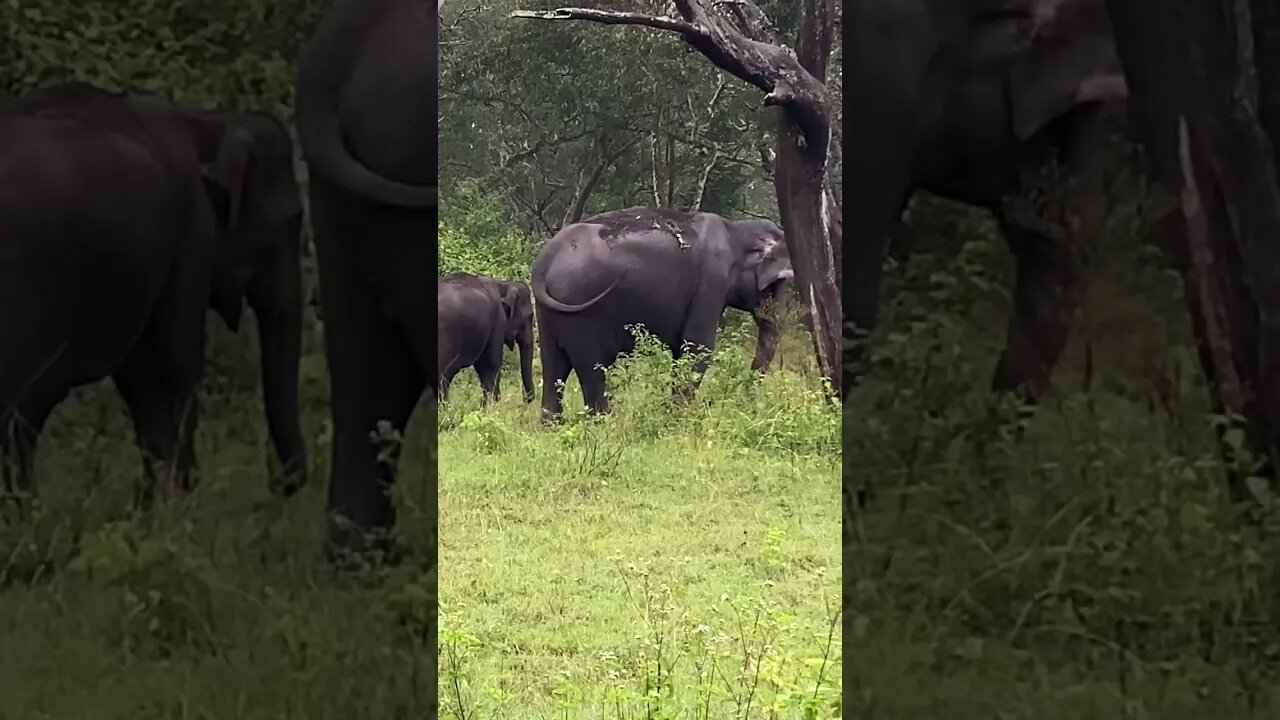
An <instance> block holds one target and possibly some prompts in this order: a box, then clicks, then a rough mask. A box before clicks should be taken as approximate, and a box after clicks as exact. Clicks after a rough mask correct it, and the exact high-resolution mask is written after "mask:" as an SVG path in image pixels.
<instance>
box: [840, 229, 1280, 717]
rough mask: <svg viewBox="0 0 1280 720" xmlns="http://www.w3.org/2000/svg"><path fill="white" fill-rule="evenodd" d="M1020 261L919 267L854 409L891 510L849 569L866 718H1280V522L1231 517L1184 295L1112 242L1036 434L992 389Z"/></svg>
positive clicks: (986, 247)
mask: <svg viewBox="0 0 1280 720" xmlns="http://www.w3.org/2000/svg"><path fill="white" fill-rule="evenodd" d="M1003 256H1004V251H1003V248H1002V247H1001V245H1000V244H999V243H998V241H996V240H994V239H992V238H991V236H990V235H989V234H987V235H982V234H977V235H975V236H971V237H970V238H969V242H967V243H966V244H965V246H964V248H963V249H962V250H959V252H956V251H954V250H953V251H951V252H950V253H947V254H945V255H940V256H937V255H935V256H930V255H923V256H920V257H918V258H916V259H915V260H914V261H913V262H912V263H910V264H909V265H908V266H907V267H905V268H899V269H898V271H897V272H896V273H895V277H894V279H895V283H894V284H895V286H896V288H897V289H898V290H905V292H900V293H899V294H898V295H897V300H896V301H895V302H894V303H893V305H892V307H890V308H889V312H888V317H887V322H886V327H885V332H884V333H883V337H882V338H881V343H880V345H879V349H878V355H879V359H878V363H877V365H876V369H875V371H874V372H873V373H872V374H871V376H870V377H869V378H868V380H867V383H866V385H865V386H864V387H863V388H862V389H861V390H860V391H859V392H858V393H857V394H856V395H855V397H854V399H853V401H852V402H851V403H850V404H849V406H848V407H847V408H846V411H845V415H844V423H845V432H846V438H847V443H846V445H845V447H844V453H845V458H846V461H847V462H848V463H849V464H848V468H849V469H848V472H849V473H850V480H852V481H853V482H855V483H859V484H861V485H863V486H867V487H869V488H870V490H871V491H872V493H873V498H872V500H871V502H870V503H869V504H868V505H867V506H866V507H865V508H864V509H862V510H861V511H859V512H858V513H856V515H855V517H854V518H853V519H854V528H855V532H854V536H853V543H852V546H851V547H849V548H848V552H847V555H846V558H845V581H846V583H847V584H848V593H849V596H848V600H849V606H848V615H847V616H846V620H847V623H848V624H847V625H846V626H845V631H846V633H847V634H848V639H849V645H848V647H847V648H846V649H847V651H848V652H847V656H846V657H845V659H844V662H845V670H846V671H847V675H846V680H845V681H846V682H847V683H848V686H847V687H846V688H845V689H846V692H847V693H848V695H847V699H848V705H847V707H846V708H845V716H846V717H856V718H863V719H870V718H876V719H888V718H911V719H912V720H916V719H925V718H946V719H948V720H967V719H969V718H975V719H976V718H982V719H984V720H985V719H988V718H1009V719H1013V718H1018V719H1022V718H1026V719H1028V720H1029V719H1032V718H1054V719H1058V718H1062V719H1067V720H1069V719H1072V718H1080V719H1081V720H1084V719H1086V718H1160V719H1162V720H1176V719H1178V718H1203V717H1213V718H1228V717H1229V718H1249V717H1257V718H1264V717H1265V718H1270V717H1275V716H1276V711H1277V706H1278V705H1280V693H1278V692H1277V690H1276V687H1277V685H1276V678H1277V676H1276V671H1277V668H1280V665H1277V661H1278V660H1280V562H1277V560H1278V559H1280V542H1278V541H1277V533H1276V531H1277V529H1280V522H1277V521H1278V520H1280V514H1278V513H1277V510H1278V509H1280V508H1277V506H1276V504H1275V502H1274V501H1273V500H1272V498H1271V497H1270V492H1269V491H1267V490H1266V489H1265V488H1264V487H1262V486H1258V491H1259V499H1260V502H1259V503H1257V504H1255V505H1253V506H1251V507H1240V508H1236V507H1232V506H1230V504H1229V503H1228V501H1227V499H1226V492H1225V480H1224V473H1225V469H1226V468H1225V467H1224V463H1223V461H1222V459H1221V456H1220V453H1219V452H1218V450H1217V446H1216V445H1215V442H1214V440H1213V431H1212V425H1211V423H1212V422H1214V418H1211V417H1210V416H1209V414H1208V407H1207V401H1206V393H1205V389H1204V386H1203V382H1202V380H1201V374H1200V370H1199V366H1198V363H1197V361H1196V359H1195V356H1194V353H1193V350H1192V348H1191V345H1190V341H1189V329H1188V327H1187V321H1186V317H1185V305H1184V304H1183V303H1184V301H1183V300H1182V298H1181V296H1180V289H1179V288H1178V286H1177V282H1176V278H1171V277H1170V275H1169V274H1168V273H1167V272H1165V271H1163V270H1162V269H1161V267H1160V264H1159V263H1158V262H1156V261H1153V259H1152V258H1151V257H1149V255H1148V254H1146V253H1145V252H1143V251H1136V250H1134V249H1133V248H1132V247H1130V246H1127V245H1122V244H1116V245H1115V246H1114V247H1110V248H1108V250H1107V258H1106V262H1105V265H1104V267H1103V272H1102V274H1101V277H1100V278H1099V279H1098V281H1097V282H1096V284H1095V286H1094V288H1093V289H1092V292H1091V293H1090V296H1089V300H1088V302H1087V303H1086V306H1085V307H1084V308H1083V309H1082V311H1081V313H1080V316H1079V325H1078V330H1077V332H1076V333H1075V336H1074V340H1073V343H1072V346H1071V347H1070V348H1069V350H1068V353H1067V358H1066V360H1065V362H1064V365H1063V367H1062V368H1061V369H1060V370H1059V372H1058V373H1057V375H1056V381H1057V382H1056V387H1055V389H1054V392H1053V394H1052V395H1051V397H1049V398H1048V399H1047V400H1046V402H1045V403H1044V404H1043V405H1042V406H1041V407H1040V408H1039V409H1038V411H1037V412H1036V413H1035V415H1034V417H1027V415H1026V414H1025V413H1021V412H1019V409H1018V408H1014V407H1011V406H1010V405H1008V404H1001V403H998V402H996V401H995V400H994V399H993V398H992V397H991V396H990V394H989V393H988V392H987V391H986V388H987V387H988V383H989V378H990V373H991V370H992V367H993V364H994V361H995V357H996V353H997V352H998V349H999V347H1000V345H1001V344H1002V342H1003V337H1002V336H1003V332H1002V329H1003V324H1004V312H1005V308H1006V307H1007V301H1006V299H1005V297H1004V296H1003V293H1002V292H1001V291H1000V290H999V288H1001V287H1004V286H1005V285H1004V276H1005V270H1007V268H1005V267H1003V265H1004V263H1003ZM1089 351H1091V352H1092V356H1093V361H1092V362H1091V363H1090V362H1089V361H1087V360H1086V358H1087V357H1088V353H1089ZM1229 436H1230V437H1231V438H1233V439H1238V435H1237V434H1236V433H1229Z"/></svg>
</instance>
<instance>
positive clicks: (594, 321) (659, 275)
mask: <svg viewBox="0 0 1280 720" xmlns="http://www.w3.org/2000/svg"><path fill="white" fill-rule="evenodd" d="M794 275H795V273H794V271H793V270H792V267H791V259H790V256H789V255H788V253H787V245H786V241H785V238H784V236H783V234H782V230H781V229H780V228H779V227H778V226H777V225H776V224H775V223H773V222H770V221H768V220H729V219H726V218H723V217H721V216H719V215H715V214H712V213H705V212H699V213H682V212H675V211H671V210H666V209H652V208H643V207H633V208H627V209H624V210H615V211H613V212H607V213H602V214H600V215H595V216H593V217H590V218H587V219H585V220H583V221H581V222H578V223H574V224H572V225H569V226H567V227H564V228H562V229H561V230H560V231H559V232H558V233H556V235H555V237H553V238H551V239H550V240H549V241H547V244H546V245H545V246H543V248H542V250H541V251H540V252H539V253H538V257H537V258H536V259H535V260H534V262H533V296H534V299H535V301H536V315H537V320H538V336H539V338H540V343H541V353H542V410H543V417H544V420H545V421H548V422H554V421H555V420H557V419H558V418H559V417H560V415H561V410H562V400H563V398H562V393H563V385H562V381H563V380H565V379H566V378H568V376H569V373H570V372H574V373H577V375H578V382H579V384H581V386H582V394H583V398H584V400H585V402H586V404H587V406H588V407H589V408H590V409H591V410H593V411H596V412H605V411H607V410H608V409H609V402H608V399H607V397H606V395H605V380H604V373H603V372H602V371H601V370H600V367H602V366H603V367H608V366H611V365H612V364H613V362H614V361H615V360H616V359H617V357H618V356H619V355H620V354H622V353H627V352H630V351H631V350H632V349H634V346H635V338H634V336H633V335H632V334H631V332H630V331H629V330H628V329H627V326H629V325H633V324H639V325H643V326H644V327H645V328H646V330H647V331H648V332H649V333H652V334H653V335H654V336H655V337H656V338H657V339H658V340H659V341H661V342H662V343H663V344H664V345H665V346H666V347H667V348H668V349H669V350H670V351H671V352H672V354H673V355H674V356H675V357H677V358H678V357H681V356H682V355H683V353H684V352H685V347H686V343H687V344H688V345H689V346H692V347H693V348H697V349H703V350H706V351H710V350H714V349H715V347H716V331H717V329H718V327H719V324H720V317H721V315H722V314H723V313H724V310H725V308H726V307H734V308H738V309H740V310H746V311H749V312H751V313H752V314H753V316H754V317H755V320H756V324H757V328H758V331H759V336H758V339H757V351H756V359H755V362H754V365H753V367H755V368H756V369H757V370H761V371H763V370H765V369H767V368H768V366H769V364H770V362H771V361H772V359H773V353H774V351H775V350H776V348H777V341H778V333H779V325H778V322H777V319H776V317H775V315H774V312H773V309H774V307H775V303H774V302H766V301H776V300H777V299H778V298H780V297H781V296H782V294H783V293H784V292H785V291H786V288H787V287H788V284H789V282H790V281H791V279H792V278H793V277H794ZM707 363H708V359H707V357H706V355H705V354H704V355H702V356H700V357H699V358H698V359H697V361H696V367H697V369H698V371H699V372H701V371H703V370H705V369H706V367H707Z"/></svg>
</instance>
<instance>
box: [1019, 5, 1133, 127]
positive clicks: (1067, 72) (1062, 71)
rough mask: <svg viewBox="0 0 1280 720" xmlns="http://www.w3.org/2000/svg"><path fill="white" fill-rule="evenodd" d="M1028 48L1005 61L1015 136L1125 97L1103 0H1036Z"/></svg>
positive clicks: (1123, 82) (1121, 75) (1122, 79)
mask: <svg viewBox="0 0 1280 720" xmlns="http://www.w3.org/2000/svg"><path fill="white" fill-rule="evenodd" d="M1035 4H1036V6H1037V8H1036V9H1037V12H1036V15H1035V17H1034V19H1033V20H1032V22H1031V23H1030V26H1029V30H1028V32H1029V33H1030V36H1029V38H1028V41H1027V44H1026V45H1025V46H1024V47H1021V48H1019V49H1018V50H1017V51H1016V52H1015V53H1014V54H1013V56H1012V57H1011V58H1010V61H1009V66H1008V76H1007V82H1008V92H1009V101H1010V110H1011V114H1012V118H1011V120H1012V123H1013V131H1014V135H1015V136H1016V137H1017V138H1018V139H1019V140H1026V139H1028V138H1030V137H1031V136H1032V135H1034V134H1035V133H1036V132H1037V131H1039V130H1040V129H1041V128H1043V127H1044V126H1045V125H1046V124H1048V123H1049V122H1051V121H1052V120H1053V119H1054V118H1056V117H1059V116H1061V115H1062V114H1063V113H1065V112H1067V111H1068V110H1070V109H1071V108H1072V107H1075V106H1076V105H1078V104H1081V103H1092V102H1105V101H1108V100H1122V99H1124V98H1126V97H1127V96H1128V90H1127V87H1126V85H1125V81H1124V73H1123V70H1122V69H1121V67H1120V60H1119V56H1118V55H1117V52H1116V47H1115V39H1114V37H1113V34H1112V32H1111V24H1110V21H1109V18H1108V16H1107V12H1106V6H1105V3H1104V2H1102V0H1038V1H1037V3H1035Z"/></svg>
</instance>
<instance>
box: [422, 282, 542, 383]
mask: <svg viewBox="0 0 1280 720" xmlns="http://www.w3.org/2000/svg"><path fill="white" fill-rule="evenodd" d="M436 307H437V311H436V358H437V361H436V373H437V375H438V377H439V387H440V389H439V392H440V399H441V400H443V399H445V398H446V397H447V396H448V392H449V385H450V383H452V382H453V378H454V376H456V375H457V374H458V373H459V372H460V371H461V370H463V369H464V368H467V367H474V368H475V369H476V375H478V376H479V378H480V386H481V387H482V388H483V389H484V394H485V397H486V398H487V399H490V400H494V401H496V400H498V398H499V397H500V390H499V387H498V385H499V381H500V380H501V374H502V348H503V346H506V347H508V348H512V349H515V348H519V351H520V380H521V382H522V383H523V385H524V400H525V402H533V399H534V389H533V299H532V297H531V295H530V293H529V286H528V285H525V284H524V283H522V282H519V281H512V280H495V279H493V278H488V277H479V276H476V275H470V274H468V273H454V274H452V275H447V276H445V277H442V278H440V279H439V280H437V281H436Z"/></svg>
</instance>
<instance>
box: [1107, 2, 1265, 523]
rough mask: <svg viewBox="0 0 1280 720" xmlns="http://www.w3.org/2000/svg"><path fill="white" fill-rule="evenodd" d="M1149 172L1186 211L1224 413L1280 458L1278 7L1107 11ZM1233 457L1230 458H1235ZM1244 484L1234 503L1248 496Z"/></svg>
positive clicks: (1175, 226) (1206, 353) (1182, 214)
mask: <svg viewBox="0 0 1280 720" xmlns="http://www.w3.org/2000/svg"><path fill="white" fill-rule="evenodd" d="M1108 10H1109V12H1110V13H1111V15H1112V22H1113V25H1114V27H1115V31H1116V39H1117V46H1118V48H1119V50H1120V54H1121V60H1122V62H1123V64H1124V66H1125V74H1126V76H1127V78H1128V84H1129V88H1130V116H1131V123H1132V125H1133V128H1134V130H1135V131H1136V133H1137V135H1138V136H1139V138H1140V139H1141V140H1142V142H1143V145H1144V146H1145V149H1146V152H1147V158H1148V172H1149V173H1150V175H1151V176H1152V177H1153V179H1155V180H1156V181H1157V182H1159V183H1160V184H1161V185H1163V186H1164V187H1165V188H1166V189H1167V190H1168V191H1170V194H1171V196H1172V197H1173V198H1174V199H1175V201H1176V208H1177V211H1176V212H1175V213H1173V214H1171V215H1169V216H1166V217H1165V218H1164V219H1162V220H1161V221H1160V223H1158V225H1157V229H1156V232H1157V235H1158V238H1157V239H1158V240H1162V241H1163V243H1162V244H1163V245H1164V246H1165V247H1166V249H1167V250H1169V251H1170V254H1171V255H1172V257H1173V259H1174V264H1175V265H1176V266H1177V268H1178V270H1179V271H1180V272H1181V274H1182V276H1183V279H1184V285H1185V288H1186V291H1187V302H1188V305H1189V309H1190V311H1191V316H1192V324H1193V327H1194V328H1195V330H1196V334H1197V341H1198V344H1199V350H1200V359H1201V364H1202V366H1203V367H1204V370H1205V373H1206V376H1207V377H1208V381H1209V383H1208V384H1209V388H1210V392H1211V394H1212V401H1213V404H1214V406H1215V409H1216V410H1218V411H1219V412H1224V413H1227V414H1230V415H1239V416H1242V417H1243V419H1244V429H1245V436H1246V439H1247V442H1248V446H1249V449H1250V450H1252V452H1253V453H1255V454H1256V455H1258V456H1260V459H1261V461H1262V469H1261V474H1262V475H1264V476H1266V477H1269V478H1272V479H1274V477H1273V476H1274V470H1275V467H1276V462H1277V460H1280V458H1278V457H1277V453H1278V452H1280V442H1278V441H1280V434H1278V433H1280V283H1278V282H1277V281H1276V279H1277V278H1280V244H1278V243H1277V241H1280V184H1278V183H1277V176H1276V168H1277V164H1278V162H1280V158H1278V156H1277V147H1276V144H1275V141H1276V140H1277V139H1280V134H1277V132H1278V131H1280V126H1278V125H1277V123H1278V122H1280V65H1277V63H1278V62H1280V55H1278V53H1280V38H1278V33H1280V19H1278V15H1280V12H1278V11H1277V9H1276V8H1275V6H1274V4H1273V3H1272V2H1271V0H1182V1H1181V2H1179V3H1177V4H1169V3H1164V2H1160V1H1159V0H1108ZM1228 449H1229V448H1228ZM1242 480H1243V478H1242V477H1240V476H1238V475H1233V476H1232V481H1231V490H1232V493H1233V495H1234V496H1235V497H1236V498H1237V499H1240V498H1242V497H1243V496H1244V488H1243V486H1242V485H1243V484H1242V482H1241V481H1242Z"/></svg>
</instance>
